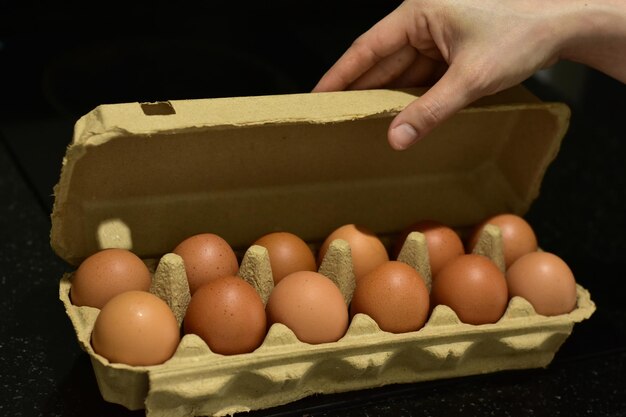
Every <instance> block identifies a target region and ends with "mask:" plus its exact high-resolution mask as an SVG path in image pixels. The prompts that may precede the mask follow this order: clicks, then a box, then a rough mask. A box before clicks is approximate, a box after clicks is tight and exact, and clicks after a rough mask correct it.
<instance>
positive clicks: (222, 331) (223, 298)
mask: <svg viewBox="0 0 626 417" xmlns="http://www.w3.org/2000/svg"><path fill="white" fill-rule="evenodd" d="M183 328H184V331H185V334H189V333H193V334H196V335H198V336H199V337H200V338H201V339H202V340H204V341H205V342H206V344H207V345H208V346H209V348H210V349H211V351H212V352H215V353H220V354H223V355H235V354H238V353H249V352H252V351H254V350H255V349H256V348H258V347H259V346H260V345H261V343H263V340H264V338H265V334H266V330H267V321H266V317H265V306H264V305H263V301H262V300H261V297H260V296H259V294H258V293H257V292H256V290H255V289H254V287H253V286H252V285H250V284H248V283H247V282H246V281H244V280H243V279H242V278H240V277H237V276H226V277H218V278H215V279H213V280H211V281H209V282H207V283H205V284H203V285H202V286H200V288H198V289H197V291H196V292H195V293H194V294H193V296H192V297H191V301H190V302H189V306H188V307H187V312H186V314H185V319H184V320H183Z"/></svg>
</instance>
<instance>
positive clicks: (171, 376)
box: [60, 230, 595, 416]
mask: <svg viewBox="0 0 626 417" xmlns="http://www.w3.org/2000/svg"><path fill="white" fill-rule="evenodd" d="M492 232H494V233H495V236H496V240H497V231H495V230H493V231H492ZM493 236H494V235H491V237H492V238H493ZM488 240H489V239H488ZM425 250H426V247H425V241H424V236H423V235H422V234H421V233H419V232H413V233H411V234H410V235H409V237H408V238H407V241H406V242H405V244H404V246H403V250H402V251H401V252H400V253H401V255H400V256H401V257H402V258H404V261H405V262H406V261H408V262H409V263H412V266H414V267H416V268H417V269H418V270H419V269H421V270H422V271H424V265H427V262H428V256H427V253H425V252H424V251H425ZM494 253H495V254H497V253H499V252H498V251H497V250H496V251H494V252H493V253H490V254H487V256H491V255H493V254H494ZM350 263H351V257H350V249H349V246H348V244H347V243H346V242H345V241H340V240H338V241H335V242H333V244H331V247H330V248H329V251H328V253H327V256H326V257H325V260H324V262H322V267H325V268H326V272H327V273H329V272H330V273H329V276H331V277H335V279H336V280H337V281H336V283H338V285H340V288H343V289H344V297H345V298H346V300H349V298H350V297H351V291H352V290H353V289H354V286H353V285H350V284H349V283H348V281H352V282H354V276H353V274H352V270H351V266H350ZM242 266H243V268H242V272H243V274H241V275H244V276H245V277H244V279H246V280H248V281H249V282H250V280H251V279H252V283H253V285H254V286H255V288H257V291H259V290H260V291H263V288H267V287H265V285H266V284H267V280H268V279H269V280H271V267H270V265H269V258H268V257H267V251H266V250H265V248H262V247H260V246H252V247H250V248H249V249H248V251H246V254H245V255H244V257H243V260H242ZM426 276H428V272H427V271H426ZM70 280H71V274H67V275H66V276H65V277H64V278H63V279H62V280H61V286H60V297H61V300H62V301H63V303H64V305H65V308H66V311H67V314H68V316H69V317H70V319H71V321H72V324H73V326H74V328H75V330H76V334H77V336H78V341H79V343H80V345H81V347H82V348H83V349H84V350H85V351H86V352H87V353H88V354H89V355H90V357H91V360H92V363H93V366H94V369H95V373H96V378H97V381H98V385H99V388H100V391H101V393H102V395H103V397H104V399H105V400H107V401H109V402H114V403H119V404H122V405H124V406H126V407H127V408H129V409H141V408H145V409H146V414H147V415H149V416H195V415H214V416H223V415H228V414H233V413H235V412H243V411H250V410H255V409H262V408H268V407H272V406H276V405H280V404H285V403H288V402H291V401H295V400H297V399H300V398H303V397H306V396H309V395H313V394H318V393H319V394H323V393H333V392H345V391H350V390H357V389H365V388H372V387H378V386H382V385H386V384H391V383H406V382H417V381H426V380H433V379H440V378H450V377H455V376H463V375H472V374H477V373H485V372H496V371H501V370H510V369H522V368H535V367H545V366H547V365H548V364H549V363H550V361H551V360H552V358H553V356H554V354H555V353H556V351H557V350H558V349H559V347H560V346H561V344H562V343H563V342H564V341H565V339H566V338H567V337H568V335H569V334H570V332H571V330H572V327H573V325H574V323H576V322H580V321H582V320H584V319H586V318H588V317H589V316H591V314H592V313H593V311H594V309H595V306H594V304H593V302H592V301H591V299H590V295H589V293H588V292H587V291H586V290H585V289H584V288H582V287H581V286H577V307H576V309H575V310H574V311H572V312H571V313H568V314H564V315H560V316H554V317H546V316H540V315H538V314H536V313H535V311H534V309H533V307H532V306H531V305H530V304H529V303H528V302H527V301H526V300H524V299H522V298H520V297H514V298H513V299H511V300H510V302H509V305H508V307H507V310H506V312H505V314H504V315H503V317H502V318H501V319H500V320H499V321H498V322H497V323H493V324H484V325H470V324H465V323H462V322H461V321H460V320H459V319H458V317H457V315H456V314H455V313H454V312H453V311H452V310H451V309H450V308H448V307H447V306H443V305H439V306H436V307H435V308H434V310H433V312H432V314H431V315H430V317H429V319H428V321H427V322H426V324H425V326H424V327H423V328H421V329H420V330H418V331H414V332H407V333H400V334H393V333H388V332H384V331H381V330H380V329H379V327H378V325H377V324H376V322H375V321H374V320H372V319H371V318H370V317H368V316H367V315H364V314H357V315H356V316H355V317H354V318H353V320H352V322H351V323H350V326H349V328H348V331H347V333H346V334H345V335H344V336H343V337H342V338H341V339H340V340H339V341H337V342H334V343H322V344H318V345H314V344H308V343H302V342H300V341H299V340H298V339H297V337H296V336H295V334H294V333H293V332H292V331H291V330H290V329H289V328H287V327H286V326H284V325H282V324H274V325H273V326H272V327H271V328H270V329H269V331H268V333H267V335H266V337H265V340H264V342H263V343H262V345H261V346H260V347H259V348H257V349H256V350H255V351H254V352H251V353H247V354H237V355H221V354H216V353H213V352H211V350H210V348H209V347H208V346H207V344H206V343H205V342H204V341H203V340H202V339H200V338H199V337H198V336H196V335H193V334H187V335H184V336H183V338H182V340H181V342H180V344H179V347H178V349H177V350H176V353H175V354H174V356H173V357H172V358H171V359H169V360H168V361H167V362H165V363H163V364H160V365H153V366H144V367H139V366H134V367H133V366H128V365H124V364H116V363H110V362H109V361H108V360H107V359H106V358H104V357H102V356H101V355H98V354H97V353H95V352H94V351H93V348H92V347H91V344H90V335H91V330H92V329H93V325H94V322H95V319H96V317H97V315H98V311H99V310H98V309H95V308H91V307H78V306H74V305H72V304H71V301H70V299H69V292H70V285H71V283H70V282H71V281H70ZM154 281H155V285H154V286H153V288H152V291H153V292H155V291H154V290H155V289H156V292H155V293H157V294H158V295H159V296H160V297H165V298H164V299H165V300H166V302H168V304H169V305H170V306H172V307H173V309H174V311H175V312H176V311H179V312H180V311H182V312H183V315H184V309H185V307H186V305H185V301H184V300H188V288H187V289H186V292H187V294H186V295H185V294H182V297H181V294H179V293H178V290H179V289H180V288H181V283H184V282H185V281H186V276H185V272H184V266H183V263H182V259H181V258H180V257H179V256H178V255H175V254H166V255H165V256H163V257H162V258H161V259H160V261H159V262H158V265H157V267H156V270H155V271H154ZM342 283H343V284H342ZM350 288H352V289H350ZM182 289H183V293H184V292H185V288H184V284H183V285H182ZM270 291H271V290H270ZM268 295H269V293H268ZM263 298H264V300H266V299H267V297H265V296H264V297H263ZM181 300H182V301H181ZM390 301H391V300H390ZM187 302H188V301H187ZM347 302H349V301H347ZM177 308H179V309H180V310H177ZM177 316H178V314H177Z"/></svg>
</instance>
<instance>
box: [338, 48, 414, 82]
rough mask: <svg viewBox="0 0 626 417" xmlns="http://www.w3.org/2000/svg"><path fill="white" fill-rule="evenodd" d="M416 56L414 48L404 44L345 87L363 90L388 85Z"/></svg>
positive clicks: (406, 68) (407, 67) (411, 63)
mask: <svg viewBox="0 0 626 417" xmlns="http://www.w3.org/2000/svg"><path fill="white" fill-rule="evenodd" d="M418 56H419V55H418V52H417V51H416V50H415V48H413V47H412V46H410V45H405V46H404V47H402V48H400V49H398V50H397V51H396V52H394V53H393V54H391V55H389V56H387V57H385V58H383V59H381V60H380V61H379V62H378V63H377V64H376V65H374V66H373V67H371V68H370V69H369V70H368V71H366V72H365V73H364V74H362V75H361V76H360V77H359V78H357V79H356V80H354V81H353V82H352V83H351V84H350V85H349V86H347V88H349V89H351V90H364V89H367V88H376V87H380V86H382V85H389V84H390V83H391V82H392V81H394V80H396V79H397V78H398V77H399V76H400V75H402V74H403V73H404V72H405V71H407V70H408V69H409V68H410V67H411V66H412V65H414V64H415V61H416V59H417V58H418Z"/></svg>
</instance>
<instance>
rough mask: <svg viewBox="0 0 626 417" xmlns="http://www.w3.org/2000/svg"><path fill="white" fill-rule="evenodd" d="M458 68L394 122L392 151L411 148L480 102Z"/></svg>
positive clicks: (391, 131)
mask: <svg viewBox="0 0 626 417" xmlns="http://www.w3.org/2000/svg"><path fill="white" fill-rule="evenodd" d="M456 68H458V67H455V66H451V67H450V68H449V69H448V71H447V72H446V73H445V74H444V75H443V76H442V77H441V79H440V80H439V81H438V82H437V83H436V84H435V85H433V86H432V87H431V88H430V89H429V90H428V91H427V92H426V93H424V95H422V96H421V97H419V98H418V99H417V100H415V101H413V102H412V103H411V104H409V105H408V106H407V107H406V108H405V109H404V110H403V111H402V112H400V113H399V114H398V115H397V116H396V117H395V118H394V120H393V121H392V122H391V124H390V125H389V130H388V133H387V136H388V140H389V145H391V147H392V148H393V149H396V150H404V149H407V148H409V147H410V146H412V145H413V144H415V143H416V142H417V141H419V140H420V139H422V138H423V137H424V136H426V135H427V134H428V133H429V132H431V131H432V130H433V129H434V128H436V127H437V126H439V125H440V124H441V123H442V122H443V121H444V120H446V119H448V118H450V116H452V115H453V114H455V113H456V112H458V111H459V110H461V109H462V108H464V107H465V106H467V105H468V104H470V103H471V102H472V101H474V100H475V99H476V98H478V97H474V93H473V92H472V91H473V90H472V89H471V88H468V85H466V83H465V81H464V77H463V76H462V74H460V73H459V71H458V70H457V69H456Z"/></svg>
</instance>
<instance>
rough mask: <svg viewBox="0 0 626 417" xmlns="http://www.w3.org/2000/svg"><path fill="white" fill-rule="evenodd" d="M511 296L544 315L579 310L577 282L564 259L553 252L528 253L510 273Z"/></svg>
mask: <svg viewBox="0 0 626 417" xmlns="http://www.w3.org/2000/svg"><path fill="white" fill-rule="evenodd" d="M506 280H507V284H508V286H509V296H510V297H514V296H520V297H523V298H525V299H526V300H527V301H528V302H529V303H530V304H532V306H533V307H534V309H535V311H536V312H537V313H539V314H542V315H544V316H556V315H559V314H566V313H569V312H571V311H572V310H574V308H576V280H575V279H574V274H573V273H572V270H571V269H570V268H569V266H568V265H567V264H566V263H565V261H564V260H563V259H561V258H560V257H558V256H557V255H555V254H553V253H550V252H532V253H528V254H526V255H524V256H522V257H521V258H519V259H518V260H517V261H515V262H514V263H513V265H511V267H510V268H509V269H508V270H507V272H506Z"/></svg>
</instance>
